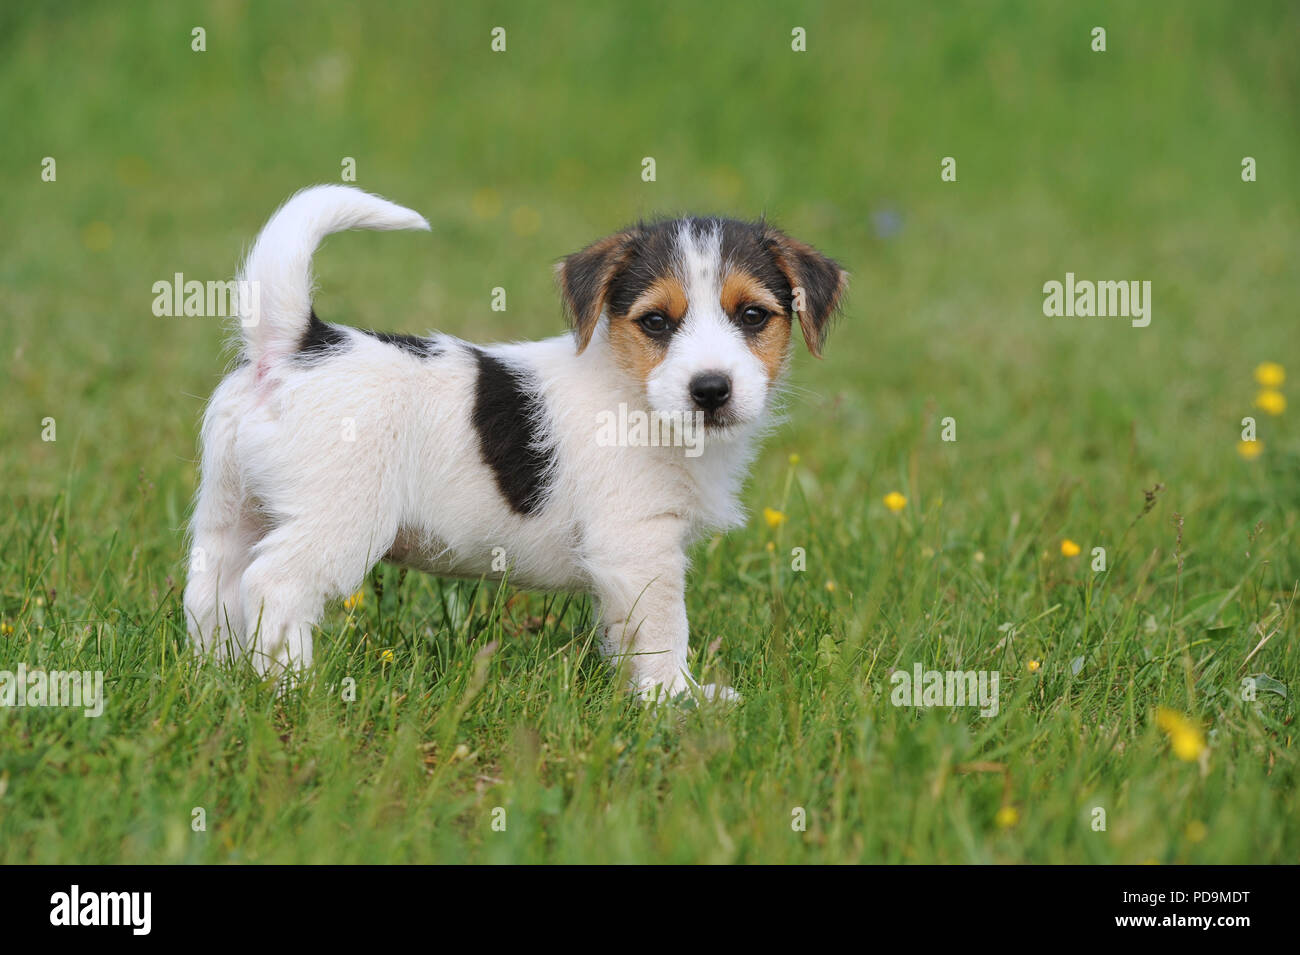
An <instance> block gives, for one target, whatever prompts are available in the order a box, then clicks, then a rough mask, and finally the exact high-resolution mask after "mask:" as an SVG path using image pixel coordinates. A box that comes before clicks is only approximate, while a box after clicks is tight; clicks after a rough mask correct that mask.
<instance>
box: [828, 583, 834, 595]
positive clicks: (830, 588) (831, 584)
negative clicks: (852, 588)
mask: <svg viewBox="0 0 1300 955" xmlns="http://www.w3.org/2000/svg"><path fill="white" fill-rule="evenodd" d="M826 592H827V593H830V594H833V593H835V581H833V580H828V581H826Z"/></svg>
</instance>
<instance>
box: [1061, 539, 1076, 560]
mask: <svg viewBox="0 0 1300 955" xmlns="http://www.w3.org/2000/svg"><path fill="white" fill-rule="evenodd" d="M1061 556H1062V557H1078V556H1079V545H1078V544H1076V543H1075V542H1074V541H1072V540H1070V538H1068V537H1067V538H1066V539H1065V540H1063V541H1061Z"/></svg>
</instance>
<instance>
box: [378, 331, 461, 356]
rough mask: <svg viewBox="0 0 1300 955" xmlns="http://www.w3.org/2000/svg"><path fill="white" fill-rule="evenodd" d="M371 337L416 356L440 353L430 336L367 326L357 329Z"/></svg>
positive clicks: (440, 350)
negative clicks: (404, 333)
mask: <svg viewBox="0 0 1300 955" xmlns="http://www.w3.org/2000/svg"><path fill="white" fill-rule="evenodd" d="M359 331H362V332H364V333H365V334H367V335H369V336H370V337H371V338H377V339H379V340H380V341H381V342H384V343H385V344H387V345H394V346H396V347H397V348H400V349H401V350H402V351H404V352H406V353H407V354H408V355H414V356H415V357H416V358H433V357H435V356H437V355H440V354H442V349H441V348H439V347H438V343H437V342H436V341H434V340H433V339H432V338H421V337H420V336H419V335H403V334H401V333H400V332H376V331H372V330H370V329H368V328H362V329H359Z"/></svg>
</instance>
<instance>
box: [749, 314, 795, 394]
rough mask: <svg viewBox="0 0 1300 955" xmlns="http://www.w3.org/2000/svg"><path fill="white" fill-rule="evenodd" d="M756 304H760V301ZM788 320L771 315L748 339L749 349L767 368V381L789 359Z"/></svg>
mask: <svg viewBox="0 0 1300 955" xmlns="http://www.w3.org/2000/svg"><path fill="white" fill-rule="evenodd" d="M758 304H760V305H761V304H762V303H761V302H760V303H758ZM790 324H791V323H790V320H789V319H787V318H783V317H782V316H781V315H773V316H772V319H771V320H770V321H769V322H768V323H767V324H766V325H764V326H763V329H762V330H761V331H760V332H759V333H758V334H757V335H755V336H753V337H752V338H750V339H749V341H748V345H749V350H750V351H752V352H753V353H754V354H755V355H757V356H758V360H759V361H761V362H762V363H763V367H764V368H766V369H767V377H768V380H769V381H775V380H776V379H777V378H778V377H779V376H780V375H781V372H783V371H785V368H786V365H787V364H789V361H790Z"/></svg>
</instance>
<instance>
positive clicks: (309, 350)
mask: <svg viewBox="0 0 1300 955" xmlns="http://www.w3.org/2000/svg"><path fill="white" fill-rule="evenodd" d="M347 347H348V336H347V332H345V331H343V329H341V328H338V327H337V326H335V325H330V324H327V323H326V322H322V321H321V320H320V319H319V318H317V317H316V310H315V309H312V312H311V319H310V320H309V321H308V323H307V330H306V331H305V332H303V334H302V341H300V342H299V343H298V352H297V354H296V355H294V357H295V358H298V359H300V360H302V361H316V360H318V359H321V358H327V357H329V356H330V355H332V354H335V353H337V352H341V351H343V350H345V349H346V348H347Z"/></svg>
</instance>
